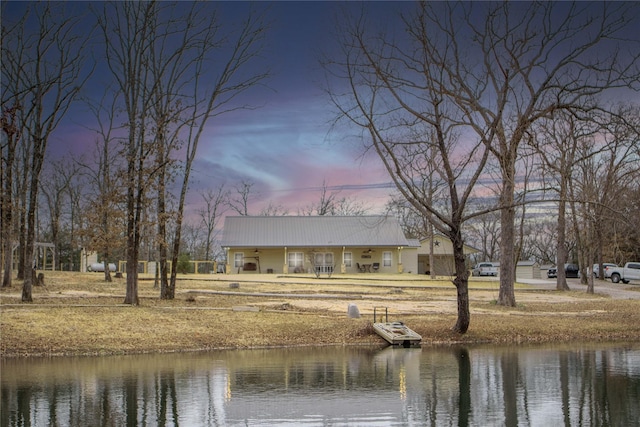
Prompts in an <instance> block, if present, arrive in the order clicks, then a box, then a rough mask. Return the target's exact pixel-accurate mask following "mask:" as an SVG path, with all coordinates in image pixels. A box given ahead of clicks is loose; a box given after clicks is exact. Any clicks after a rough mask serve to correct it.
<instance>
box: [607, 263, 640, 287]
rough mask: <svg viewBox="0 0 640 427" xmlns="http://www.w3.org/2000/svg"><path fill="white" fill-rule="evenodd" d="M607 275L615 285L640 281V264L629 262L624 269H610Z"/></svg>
mask: <svg viewBox="0 0 640 427" xmlns="http://www.w3.org/2000/svg"><path fill="white" fill-rule="evenodd" d="M607 274H608V275H609V277H611V281H612V282H613V283H618V282H622V283H629V281H630V280H640V262H628V263H626V264H625V265H624V267H617V268H611V267H609V268H607Z"/></svg>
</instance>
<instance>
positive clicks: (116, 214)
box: [78, 90, 125, 282]
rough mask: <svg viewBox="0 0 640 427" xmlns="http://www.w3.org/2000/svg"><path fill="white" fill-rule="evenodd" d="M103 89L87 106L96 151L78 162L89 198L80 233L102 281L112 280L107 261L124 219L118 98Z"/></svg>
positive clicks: (116, 246) (121, 233)
mask: <svg viewBox="0 0 640 427" xmlns="http://www.w3.org/2000/svg"><path fill="white" fill-rule="evenodd" d="M110 93H111V92H110V91H109V90H107V91H105V93H104V95H103V97H102V99H101V100H100V101H99V102H88V106H89V109H90V110H91V111H92V113H93V115H94V117H95V118H96V123H97V125H96V128H95V129H94V131H95V132H96V135H97V136H96V141H95V152H94V155H93V156H91V159H92V163H85V162H81V161H79V162H78V164H79V165H80V166H81V168H82V169H83V171H84V174H85V175H86V176H87V177H88V182H89V187H90V188H91V193H90V194H92V195H93V197H91V198H90V199H89V201H88V203H87V206H86V208H85V214H84V217H85V220H86V221H85V223H84V229H83V233H82V234H83V236H84V237H85V241H86V245H85V247H86V248H87V249H89V250H93V251H96V252H98V254H99V255H100V258H101V259H102V262H103V264H104V280H105V281H106V282H111V280H112V279H111V271H110V270H109V263H110V262H111V261H112V257H113V255H114V253H115V252H116V251H117V250H119V249H121V248H122V244H121V243H120V242H122V238H123V237H124V224H125V218H124V216H123V214H122V212H123V206H122V200H123V194H121V191H120V188H122V180H121V178H122V176H123V169H124V165H123V164H122V161H121V159H120V156H119V154H120V151H119V149H118V147H119V144H118V142H119V141H118V138H117V137H116V134H117V133H118V131H119V128H118V126H117V125H116V123H115V121H116V118H117V109H118V99H117V97H116V98H110V96H109V95H110Z"/></svg>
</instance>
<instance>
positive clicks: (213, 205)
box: [198, 184, 228, 260]
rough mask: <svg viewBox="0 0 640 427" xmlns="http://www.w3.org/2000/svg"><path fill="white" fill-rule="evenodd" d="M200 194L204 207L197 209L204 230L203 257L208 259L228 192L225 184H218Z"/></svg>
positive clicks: (224, 208)
mask: <svg viewBox="0 0 640 427" xmlns="http://www.w3.org/2000/svg"><path fill="white" fill-rule="evenodd" d="M201 196H202V200H203V201H204V207H203V208H201V209H198V215H200V221H201V224H202V225H203V226H204V229H205V232H206V237H205V250H204V259H205V260H209V259H211V249H212V247H213V242H214V239H215V236H216V228H217V227H218V225H219V222H220V219H221V218H222V216H223V215H224V213H225V212H226V207H227V206H226V205H225V201H226V200H227V197H228V192H227V190H226V188H225V185H224V184H220V185H219V186H218V187H217V188H216V189H215V190H211V189H208V190H206V191H205V192H203V193H201Z"/></svg>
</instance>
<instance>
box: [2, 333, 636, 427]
mask: <svg viewBox="0 0 640 427" xmlns="http://www.w3.org/2000/svg"><path fill="white" fill-rule="evenodd" d="M1 381H2V382H1V386H2V400H1V404H2V406H1V408H0V409H1V411H0V425H3V426H22V425H71V426H75V425H130V426H136V425H179V424H182V425H205V426H218V425H220V426H222V425H252V424H261V425H281V424H287V423H289V424H306V425H327V424H345V425H348V424H358V425H362V424H367V425H376V424H377V425H424V424H431V425H441V424H447V425H456V424H457V425H458V426H468V425H487V424H492V425H546V424H552V423H556V424H559V423H561V424H564V425H633V424H634V423H636V422H637V420H638V419H640V344H634V345H631V346H617V347H611V348H605V347H600V348H590V347H578V346H576V347H575V348H558V347H556V348H551V347H530V348H522V347H518V348H496V347H447V348H437V347H424V348H422V349H402V348H399V349H398V348H385V349H380V348H362V347H352V348H350V347H323V348H305V349H274V350H248V351H221V352H210V353H195V354H193V353H189V354H172V355H141V356H119V357H100V358H59V359H43V360H39V359H16V360H13V359H7V360H3V361H2V380H1Z"/></svg>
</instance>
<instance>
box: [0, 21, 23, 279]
mask: <svg viewBox="0 0 640 427" xmlns="http://www.w3.org/2000/svg"><path fill="white" fill-rule="evenodd" d="M3 28H4V27H3ZM2 37H3V39H4V34H3V35H2ZM3 75H4V74H3ZM4 94H5V92H4V88H3V95H4ZM5 101H6V103H7V104H6V105H5ZM11 102H13V104H10V103H11ZM19 108H20V107H19V105H18V104H17V103H16V101H15V100H14V101H11V100H9V99H7V100H5V98H4V97H3V98H2V117H1V120H2V122H1V123H2V133H3V138H1V139H0V141H2V145H1V146H0V149H1V151H2V160H1V161H0V236H1V237H2V243H1V247H0V253H1V254H2V256H1V257H0V258H2V267H1V268H2V269H3V270H4V274H3V276H2V287H3V288H5V287H7V288H8V287H11V283H12V278H13V275H12V272H13V259H12V258H13V257H12V254H13V244H14V235H15V233H14V228H15V222H16V221H15V219H16V218H14V215H13V210H14V205H15V204H16V203H15V201H14V197H15V196H14V192H13V181H14V179H13V176H14V175H13V172H14V169H15V162H16V149H17V145H18V141H19V140H20V138H21V132H22V131H21V128H20V126H19V123H18V122H17V115H18V109H19Z"/></svg>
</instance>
